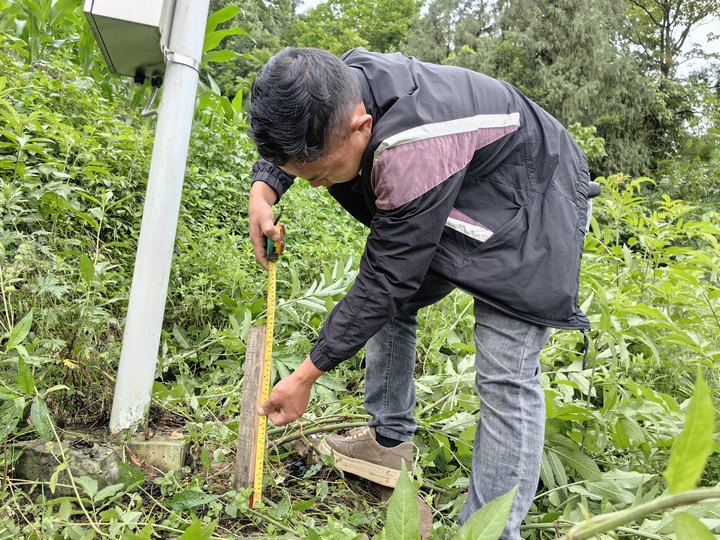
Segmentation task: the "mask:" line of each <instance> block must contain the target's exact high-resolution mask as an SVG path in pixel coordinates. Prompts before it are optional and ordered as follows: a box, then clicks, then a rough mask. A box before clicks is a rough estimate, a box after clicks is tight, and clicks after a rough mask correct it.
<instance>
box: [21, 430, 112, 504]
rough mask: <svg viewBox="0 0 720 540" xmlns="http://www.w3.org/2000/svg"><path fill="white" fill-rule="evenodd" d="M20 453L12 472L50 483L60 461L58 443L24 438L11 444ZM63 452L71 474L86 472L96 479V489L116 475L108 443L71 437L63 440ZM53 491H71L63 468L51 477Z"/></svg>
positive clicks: (68, 492) (83, 473)
mask: <svg viewBox="0 0 720 540" xmlns="http://www.w3.org/2000/svg"><path fill="white" fill-rule="evenodd" d="M12 451H13V453H15V452H18V453H19V454H20V457H19V458H18V461H17V463H16V464H15V475H16V476H18V477H20V478H24V479H26V480H32V481H35V482H43V483H46V484H48V487H49V484H50V483H51V480H52V477H53V474H55V471H57V470H58V467H59V466H60V464H61V463H62V462H63V459H62V455H61V453H60V445H59V444H58V443H56V442H54V443H46V442H45V441H26V442H23V443H18V444H16V445H14V446H13V449H12ZM63 452H64V453H65V458H66V459H67V462H68V466H67V468H68V469H70V472H72V475H73V477H74V478H79V477H81V476H89V477H90V478H93V479H95V480H96V481H97V483H98V489H102V488H104V487H106V486H109V485H112V484H115V483H117V480H118V478H120V468H119V467H118V455H117V454H116V453H115V450H114V449H113V448H112V447H110V446H108V445H101V444H97V443H92V442H88V441H84V440H82V439H74V440H71V441H66V442H64V443H63ZM54 484H55V485H56V489H55V495H56V496H58V497H62V496H67V495H74V491H73V489H72V487H71V483H70V476H69V474H68V471H67V470H61V471H60V472H59V473H58V475H57V477H56V478H55V481H54Z"/></svg>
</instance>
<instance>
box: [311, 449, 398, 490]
mask: <svg viewBox="0 0 720 540" xmlns="http://www.w3.org/2000/svg"><path fill="white" fill-rule="evenodd" d="M316 448H317V451H318V452H319V453H320V454H322V455H325V456H332V457H333V458H334V459H335V466H336V467H337V468H338V469H340V470H341V471H345V472H349V473H352V474H355V475H357V476H360V477H362V478H365V479H366V480H370V481H371V482H375V483H376V484H380V485H381V486H386V487H391V488H394V487H395V486H396V485H397V483H398V480H400V471H399V470H397V469H391V468H389V467H384V466H383V465H376V464H375V463H370V462H368V461H363V460H362V459H357V458H353V457H350V456H345V455H342V454H339V453H338V452H336V451H335V450H333V449H332V448H330V445H329V444H328V443H327V442H325V439H323V440H322V441H320V444H318V445H316Z"/></svg>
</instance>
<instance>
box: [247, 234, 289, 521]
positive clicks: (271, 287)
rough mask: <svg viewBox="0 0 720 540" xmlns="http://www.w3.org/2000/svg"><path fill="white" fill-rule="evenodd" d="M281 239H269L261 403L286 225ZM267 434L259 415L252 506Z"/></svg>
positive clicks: (265, 391) (265, 390)
mask: <svg viewBox="0 0 720 540" xmlns="http://www.w3.org/2000/svg"><path fill="white" fill-rule="evenodd" d="M278 229H279V232H280V236H281V239H280V240H279V241H278V242H273V241H272V240H270V239H268V242H267V257H268V293H267V325H266V327H265V352H264V354H263V370H262V384H261V386H260V403H259V404H262V403H264V402H265V401H266V400H267V398H268V396H269V395H270V371H271V370H270V367H271V363H272V346H273V330H274V329H275V281H276V275H277V272H276V267H275V265H276V264H277V259H278V257H279V255H280V253H282V250H283V247H284V243H283V238H284V237H285V226H284V225H283V224H282V223H281V224H280V225H278ZM266 436H267V416H266V415H262V416H258V426H257V441H256V442H255V445H256V446H255V479H254V481H253V495H252V498H251V499H250V507H251V508H252V507H254V506H255V504H257V503H258V502H260V499H261V498H262V479H263V468H264V465H265V437H266Z"/></svg>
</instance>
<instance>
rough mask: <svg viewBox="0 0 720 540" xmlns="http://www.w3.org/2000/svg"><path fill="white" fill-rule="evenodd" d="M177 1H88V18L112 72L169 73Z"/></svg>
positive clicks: (136, 73)
mask: <svg viewBox="0 0 720 540" xmlns="http://www.w3.org/2000/svg"><path fill="white" fill-rule="evenodd" d="M174 8H175V0H85V6H84V11H85V16H86V17H87V20H88V22H89V23H90V28H91V29H92V31H93V34H95V39H96V40H97V43H98V45H99V46H100V50H101V51H102V53H103V56H104V57H105V61H106V62H107V65H108V67H109V68H110V71H111V72H112V73H119V74H120V75H128V76H130V77H134V76H135V75H139V74H142V75H144V76H146V77H154V76H161V75H162V74H163V73H165V58H164V57H163V53H162V47H163V46H165V47H167V44H168V42H169V40H170V30H171V27H172V16H173V11H174Z"/></svg>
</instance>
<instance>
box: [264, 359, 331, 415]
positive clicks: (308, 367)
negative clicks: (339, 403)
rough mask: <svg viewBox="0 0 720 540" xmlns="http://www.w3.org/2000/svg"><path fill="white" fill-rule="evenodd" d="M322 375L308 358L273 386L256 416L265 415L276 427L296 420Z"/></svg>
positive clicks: (301, 413) (304, 409)
mask: <svg viewBox="0 0 720 540" xmlns="http://www.w3.org/2000/svg"><path fill="white" fill-rule="evenodd" d="M323 373H324V372H323V371H320V370H319V369H318V368H316V367H315V365H314V364H313V363H312V360H310V357H309V356H308V357H307V358H305V361H304V362H303V363H302V364H300V366H298V368H297V369H296V370H295V371H294V372H293V373H292V374H291V375H288V376H287V377H285V378H284V379H283V380H281V381H280V382H279V383H277V384H276V385H275V388H273V391H272V392H271V393H270V397H269V398H268V399H267V401H265V403H263V404H262V405H260V408H259V409H258V414H263V415H267V417H268V418H269V419H270V421H271V422H272V423H273V424H275V425H276V426H284V425H285V424H289V423H290V422H293V421H295V420H297V419H298V418H300V417H301V416H302V415H303V413H304V412H305V411H306V410H307V405H308V401H310V389H311V388H312V385H313V383H314V382H315V381H316V380H317V379H318V378H319V377H320V375H322V374H323Z"/></svg>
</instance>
